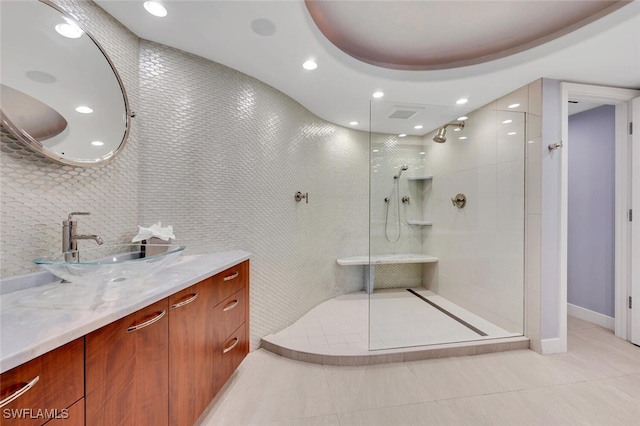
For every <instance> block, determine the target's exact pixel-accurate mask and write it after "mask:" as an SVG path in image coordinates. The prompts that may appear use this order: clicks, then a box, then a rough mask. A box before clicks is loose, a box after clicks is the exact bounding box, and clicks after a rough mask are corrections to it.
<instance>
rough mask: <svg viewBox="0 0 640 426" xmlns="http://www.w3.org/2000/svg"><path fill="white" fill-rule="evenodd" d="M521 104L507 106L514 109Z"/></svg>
mask: <svg viewBox="0 0 640 426" xmlns="http://www.w3.org/2000/svg"><path fill="white" fill-rule="evenodd" d="M519 106H520V104H511V105H509V106H508V107H507V108H509V109H514V108H518V107H519Z"/></svg>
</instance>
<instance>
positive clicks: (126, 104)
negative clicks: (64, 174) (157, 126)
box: [0, 0, 135, 167]
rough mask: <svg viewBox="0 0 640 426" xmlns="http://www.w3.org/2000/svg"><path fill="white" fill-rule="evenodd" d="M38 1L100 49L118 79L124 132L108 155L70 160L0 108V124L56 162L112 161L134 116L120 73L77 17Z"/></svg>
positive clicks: (120, 147) (124, 138) (125, 139)
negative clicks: (78, 29) (17, 123)
mask: <svg viewBox="0 0 640 426" xmlns="http://www.w3.org/2000/svg"><path fill="white" fill-rule="evenodd" d="M38 1H39V2H40V3H42V4H43V5H45V6H47V7H51V8H53V9H54V10H56V11H57V12H58V13H60V14H61V15H62V16H63V17H65V18H67V19H69V20H70V21H71V22H73V23H74V24H76V25H77V26H78V27H79V28H80V29H81V30H82V31H83V32H84V33H85V34H86V35H87V37H89V40H91V41H92V42H93V44H94V45H95V46H96V47H97V48H98V50H99V51H100V53H102V56H103V57H104V58H105V60H106V61H107V63H108V64H109V67H111V71H113V74H114V75H115V77H116V80H117V81H118V85H119V86H120V91H121V93H122V98H123V101H124V109H125V110H124V115H125V129H124V134H123V136H122V140H121V141H120V145H118V147H117V148H116V149H115V150H113V152H112V153H111V154H110V155H108V156H104V157H100V158H97V159H94V160H86V161H78V160H71V159H69V158H66V157H64V156H62V155H60V154H59V153H57V152H55V151H52V150H50V149H48V148H45V147H44V146H43V145H42V143H40V142H39V141H38V140H36V139H35V138H34V137H32V136H31V135H30V134H28V133H27V132H26V131H25V130H24V129H22V128H20V127H18V126H16V125H15V124H14V123H13V122H12V121H11V120H10V119H9V118H8V117H7V116H6V114H4V113H3V112H2V109H0V121H1V122H2V126H3V127H5V128H7V129H8V130H9V132H10V133H11V134H12V135H14V136H15V137H16V138H17V139H18V140H19V141H20V142H22V143H23V144H24V145H26V146H27V147H28V148H30V149H32V150H33V151H35V152H37V153H39V154H42V155H44V156H45V157H47V158H49V159H51V160H54V161H56V162H59V163H62V164H66V165H69V166H82V167H88V166H95V165H102V164H106V163H109V162H111V161H113V160H114V159H115V158H116V157H117V156H118V155H119V154H120V152H121V151H122V150H123V149H124V147H125V146H126V144H127V140H128V139H129V131H130V130H131V118H133V117H135V113H133V112H132V111H131V108H130V106H129V99H128V98H127V92H126V90H125V88H124V83H123V81H122V79H121V78H120V74H119V73H118V70H116V67H115V65H114V64H113V62H112V61H111V58H110V57H109V55H108V54H107V52H106V51H105V50H104V48H103V47H102V46H101V45H100V43H99V42H98V41H97V40H96V38H95V37H94V36H93V35H92V34H91V33H90V32H88V31H87V30H86V28H85V27H84V25H82V24H80V23H79V22H78V19H76V17H75V16H73V15H72V14H71V13H69V12H67V11H66V10H64V9H63V8H62V7H61V6H58V5H57V4H54V3H53V2H51V1H50V0H38Z"/></svg>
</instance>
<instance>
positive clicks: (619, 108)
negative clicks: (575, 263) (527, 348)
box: [558, 83, 640, 351]
mask: <svg viewBox="0 0 640 426" xmlns="http://www.w3.org/2000/svg"><path fill="white" fill-rule="evenodd" d="M561 92H562V98H561V102H562V140H563V143H564V147H563V154H562V160H561V164H562V166H561V181H562V184H561V191H560V220H561V227H560V228H561V231H560V255H561V259H560V289H559V302H560V303H559V307H558V309H559V337H560V347H561V348H563V349H564V351H566V348H567V310H568V305H567V295H568V286H567V284H568V246H569V245H568V242H569V232H568V231H569V223H568V221H569V175H568V170H569V159H570V158H571V157H570V152H571V150H570V147H571V140H570V139H569V124H568V123H569V107H568V106H569V101H570V100H573V101H579V102H580V101H582V102H590V103H595V104H608V105H613V107H614V108H615V131H614V133H615V137H614V139H615V143H614V145H615V148H614V149H615V153H614V157H615V160H614V163H615V165H614V167H615V172H614V174H615V194H614V213H613V216H614V268H613V270H614V296H613V299H614V324H613V325H614V331H615V335H616V336H618V337H620V338H622V339H625V340H632V333H631V331H632V315H631V314H630V312H629V297H630V296H631V295H632V292H634V291H640V266H639V267H637V268H638V269H637V271H634V270H633V268H634V266H633V264H634V263H635V264H637V263H638V261H636V262H633V261H632V260H633V259H634V258H640V250H636V251H635V252H632V245H633V243H634V242H635V241H636V239H637V238H636V236H635V235H633V233H632V226H631V221H630V219H631V216H630V211H631V208H632V207H633V206H632V193H633V192H637V194H638V196H637V197H635V199H636V203H638V202H640V176H638V174H637V173H636V175H635V176H633V174H632V169H633V168H632V154H635V155H636V157H638V162H637V163H636V164H639V165H640V153H639V152H635V153H634V152H632V150H631V138H632V135H631V134H630V128H629V123H630V121H631V114H632V108H631V102H632V100H633V99H634V98H637V97H638V96H640V91H637V90H629V89H618V88H610V87H602V86H590V85H583V84H574V83H562V84H561ZM639 114H640V111H639V108H638V107H636V108H635V112H634V115H635V116H636V117H637V116H638V115H639ZM636 137H637V136H636ZM636 151H640V150H636ZM634 161H635V160H634ZM634 178H635V179H636V180H637V181H639V184H637V185H635V186H634V185H632V181H633V179H634ZM639 207H640V206H639ZM639 211H640V210H639ZM637 228H639V229H640V227H637ZM637 235H638V237H640V230H639V231H637ZM637 244H638V248H639V249H640V243H637ZM633 253H635V255H634V254H633ZM633 281H636V282H638V284H636V285H634V282H633ZM638 317H640V315H636V321H635V322H640V318H638ZM636 335H640V324H639V326H638V327H636ZM636 343H638V342H636Z"/></svg>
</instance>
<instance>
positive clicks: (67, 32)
mask: <svg viewBox="0 0 640 426" xmlns="http://www.w3.org/2000/svg"><path fill="white" fill-rule="evenodd" d="M65 21H66V22H65V23H64V24H58V25H56V27H55V28H56V31H57V32H58V34H60V35H61V36H65V37H67V38H79V37H81V36H82V34H84V31H82V30H81V29H80V27H79V26H77V25H76V24H75V23H73V22H72V21H70V20H69V19H67V18H65Z"/></svg>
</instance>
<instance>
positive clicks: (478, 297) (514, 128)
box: [423, 91, 526, 333]
mask: <svg viewBox="0 0 640 426" xmlns="http://www.w3.org/2000/svg"><path fill="white" fill-rule="evenodd" d="M500 102H502V100H498V101H496V102H494V103H493V104H491V105H489V106H487V107H486V108H483V109H480V110H477V111H474V112H473V113H470V114H467V115H468V116H469V119H468V120H467V121H466V126H465V128H464V130H463V131H461V132H452V131H451V129H449V131H448V132H447V142H446V143H444V144H436V143H433V142H432V141H431V138H432V137H433V136H434V133H431V134H428V135H426V136H425V138H424V141H425V146H424V151H425V152H426V154H425V156H424V157H425V170H426V171H427V172H428V173H432V174H433V175H434V178H433V181H432V183H431V189H430V192H429V194H428V196H426V197H425V198H424V211H425V216H427V217H431V218H433V226H432V227H431V228H426V229H425V230H424V234H425V235H424V237H423V238H424V241H425V242H424V252H425V253H427V254H430V255H434V256H436V257H438V259H439V262H438V266H437V271H438V273H437V278H436V279H435V280H434V277H432V276H427V274H426V272H427V271H425V285H426V286H430V285H431V284H433V287H432V290H434V291H436V292H438V294H439V295H441V296H443V297H445V298H447V299H449V300H451V301H452V302H454V303H456V304H458V305H460V306H462V307H464V308H466V309H468V310H469V311H471V312H473V313H475V314H477V315H479V316H481V317H483V318H485V319H487V320H489V321H491V322H493V323H494V324H496V325H498V326H500V327H502V328H505V329H507V330H509V331H512V332H519V333H522V332H523V329H524V323H523V321H524V320H523V318H524V310H523V309H524V217H525V214H524V202H525V200H524V196H525V185H524V176H525V134H524V132H525V115H524V112H521V111H518V112H514V111H508V110H507V111H501V110H498V109H497V104H498V103H500ZM521 102H522V104H523V105H524V106H525V107H526V91H525V98H524V100H521ZM505 109H506V108H505ZM460 137H466V139H459V138H460ZM457 193H464V194H465V195H466V197H467V205H466V206H465V208H464V209H458V208H456V207H454V206H453V205H452V203H451V198H453V197H454V196H455V195H456V194H457ZM430 272H432V271H430ZM429 281H432V283H430V282H429Z"/></svg>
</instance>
